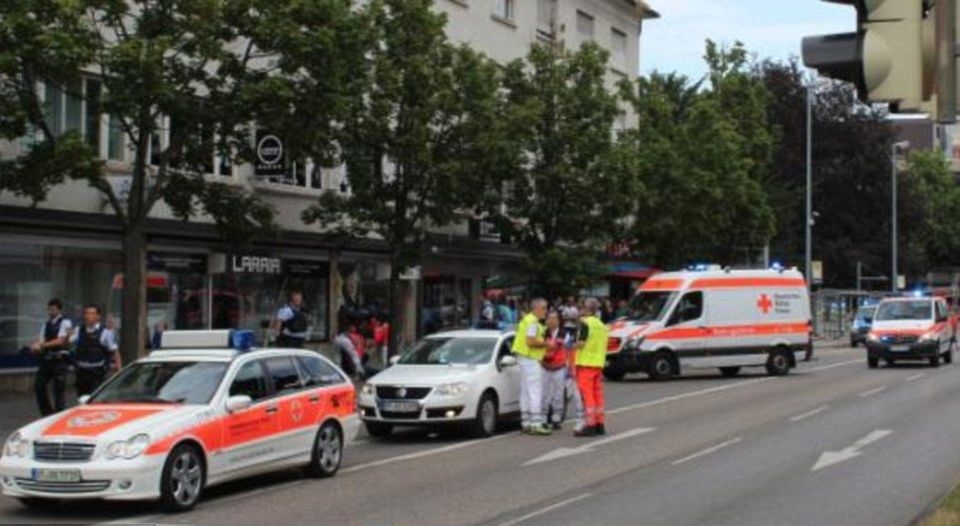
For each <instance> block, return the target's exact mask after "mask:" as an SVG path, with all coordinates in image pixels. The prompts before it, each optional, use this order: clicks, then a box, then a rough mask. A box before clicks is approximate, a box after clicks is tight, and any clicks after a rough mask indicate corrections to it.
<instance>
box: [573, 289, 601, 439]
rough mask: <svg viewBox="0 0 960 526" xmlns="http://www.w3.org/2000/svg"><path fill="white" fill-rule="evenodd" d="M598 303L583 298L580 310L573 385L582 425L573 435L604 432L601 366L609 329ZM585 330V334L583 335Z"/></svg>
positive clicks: (593, 434)
mask: <svg viewBox="0 0 960 526" xmlns="http://www.w3.org/2000/svg"><path fill="white" fill-rule="evenodd" d="M599 310H600V302H599V301H597V299H596V298H587V300H586V301H585V302H584V304H583V309H582V311H581V316H582V317H581V319H580V320H581V326H580V343H579V348H578V349H577V357H576V365H577V387H578V388H579V390H580V396H581V397H582V398H583V409H584V416H585V417H586V422H585V423H586V426H585V427H584V428H583V429H580V430H577V431H576V433H575V434H576V435H577V436H586V437H589V436H597V435H605V434H606V433H607V430H606V427H605V418H604V401H603V366H604V365H605V363H606V360H607V340H608V339H609V332H608V330H607V326H606V325H604V323H603V322H602V321H600V318H598V317H597V313H598V312H599ZM584 333H585V334H584Z"/></svg>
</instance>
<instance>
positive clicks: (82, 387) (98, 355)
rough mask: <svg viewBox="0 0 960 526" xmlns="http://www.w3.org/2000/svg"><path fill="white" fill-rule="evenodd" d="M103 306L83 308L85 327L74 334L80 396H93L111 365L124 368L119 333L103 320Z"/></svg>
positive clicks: (73, 341) (77, 384) (74, 367)
mask: <svg viewBox="0 0 960 526" xmlns="http://www.w3.org/2000/svg"><path fill="white" fill-rule="evenodd" d="M100 317H101V312H100V307H98V306H96V305H86V306H84V308H83V325H82V326H80V327H78V328H77V329H76V330H74V331H73V334H72V335H71V336H70V343H72V344H73V345H74V353H73V370H74V373H75V374H76V376H77V381H76V387H77V396H83V395H89V394H92V393H93V392H94V391H96V390H97V388H98V387H100V384H102V383H103V381H104V380H106V378H107V372H108V371H109V370H110V365H111V364H113V365H114V366H115V367H116V369H117V370H120V368H121V367H122V365H123V364H122V362H121V360H120V353H119V352H118V346H117V336H116V334H115V333H114V332H113V331H112V330H110V329H108V328H106V327H105V326H104V325H103V323H101V321H100Z"/></svg>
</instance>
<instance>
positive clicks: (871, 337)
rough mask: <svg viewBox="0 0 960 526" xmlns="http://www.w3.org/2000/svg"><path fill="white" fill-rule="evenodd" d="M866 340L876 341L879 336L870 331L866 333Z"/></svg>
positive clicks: (878, 339)
mask: <svg viewBox="0 0 960 526" xmlns="http://www.w3.org/2000/svg"><path fill="white" fill-rule="evenodd" d="M867 341H868V342H872V343H878V342H880V337H879V336H877V335H876V334H874V333H872V332H871V333H870V334H868V335H867Z"/></svg>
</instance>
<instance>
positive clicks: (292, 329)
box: [277, 305, 310, 349]
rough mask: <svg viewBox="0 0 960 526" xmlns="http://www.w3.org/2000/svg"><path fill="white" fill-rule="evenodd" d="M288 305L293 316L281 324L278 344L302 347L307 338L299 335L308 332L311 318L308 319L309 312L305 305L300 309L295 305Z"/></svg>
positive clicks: (294, 347)
mask: <svg viewBox="0 0 960 526" xmlns="http://www.w3.org/2000/svg"><path fill="white" fill-rule="evenodd" d="M287 307H288V308H289V309H290V310H291V311H293V317H292V318H290V319H289V320H286V321H284V322H283V323H281V324H280V336H279V337H277V346H279V347H289V348H293V349H300V348H302V347H303V343H304V341H306V338H304V337H303V336H297V335H300V334H306V332H307V329H309V326H310V320H309V319H307V314H309V312H308V311H307V310H306V309H304V308H303V307H300V308H299V309H298V308H296V307H294V306H293V305H287Z"/></svg>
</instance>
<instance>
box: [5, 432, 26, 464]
mask: <svg viewBox="0 0 960 526" xmlns="http://www.w3.org/2000/svg"><path fill="white" fill-rule="evenodd" d="M3 454H4V455H6V456H8V457H21V458H22V457H26V456H27V455H29V454H30V441H29V440H27V439H26V438H24V437H23V435H21V434H20V432H19V431H17V432H16V433H14V434H12V435H10V438H8V439H7V443H6V444H5V445H4V446H3Z"/></svg>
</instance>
